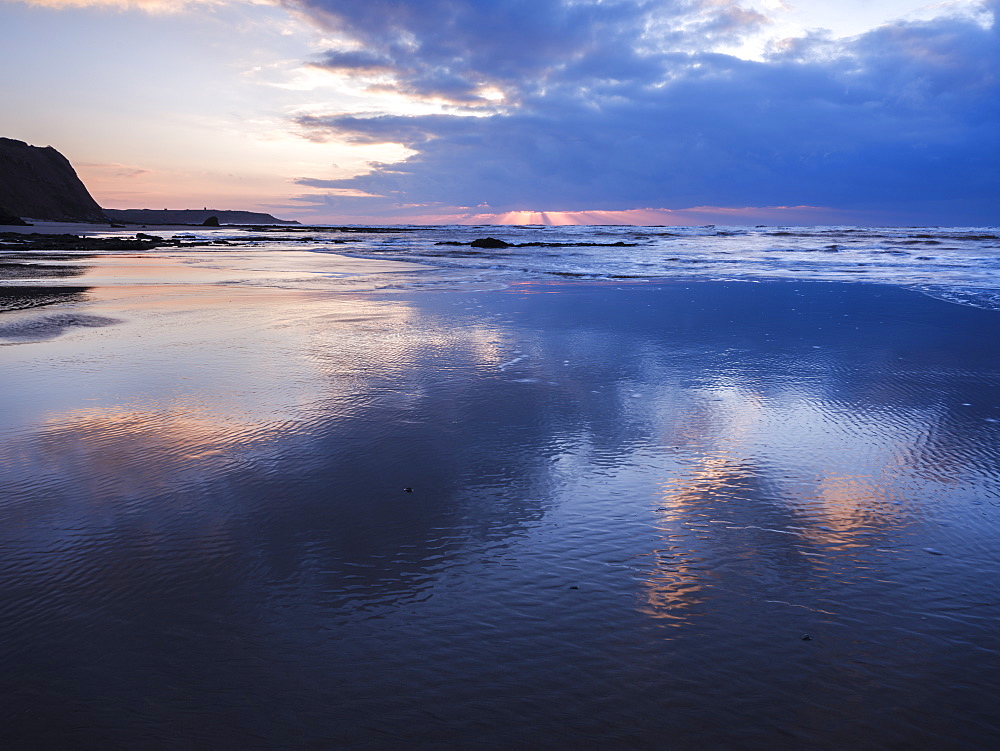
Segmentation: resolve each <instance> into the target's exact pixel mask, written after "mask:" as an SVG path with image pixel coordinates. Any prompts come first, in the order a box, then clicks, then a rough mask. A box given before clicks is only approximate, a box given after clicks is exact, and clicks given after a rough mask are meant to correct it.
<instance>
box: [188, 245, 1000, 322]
mask: <svg viewBox="0 0 1000 751" xmlns="http://www.w3.org/2000/svg"><path fill="white" fill-rule="evenodd" d="M366 229H368V230H376V231H366ZM271 230H272V231H270V232H267V233H266V234H261V233H254V232H249V233H248V232H246V231H240V232H233V231H231V230H227V229H226V228H222V229H219V230H199V231H196V232H193V233H192V232H187V233H176V234H180V235H189V236H191V237H196V238H204V239H227V240H229V241H231V242H233V243H240V244H249V245H250V246H251V247H253V246H254V245H255V244H265V243H266V244H267V245H268V246H270V247H274V246H275V239H276V237H280V236H287V237H288V238H289V239H291V240H294V243H293V244H291V245H289V246H287V247H288V248H297V249H301V248H303V247H308V248H309V249H311V250H314V251H317V252H333V253H339V254H343V255H349V256H354V257H359V258H373V259H387V260H396V261H410V262H417V263H424V264H430V265H433V266H435V267H438V268H440V269H445V270H448V271H450V272H452V274H451V275H439V276H438V277H436V278H426V279H423V280H422V281H420V282H418V283H417V284H418V285H427V284H434V283H437V284H453V283H454V281H455V278H456V277H455V274H454V272H461V278H462V279H464V280H465V281H466V282H469V283H482V282H495V283H501V284H502V283H504V282H507V281H512V280H524V279H536V280H537V279H558V278H563V279H598V280H607V279H636V280H642V279H691V280H693V279H701V280H710V281H754V280H761V281H763V280H774V279H784V280H789V279H792V280H814V281H857V282H870V283H876V284H892V285H897V286H903V287H906V288H910V289H916V290H919V291H921V292H924V293H926V294H928V295H931V296H934V297H939V298H941V299H945V300H948V301H950V302H955V303H960V304H967V305H974V306H977V307H984V308H989V309H1000V227H996V226H991V227H853V226H827V227H782V226H757V227H739V226H716V225H705V226H698V227H636V226H621V225H608V226H573V225H568V226H566V225H564V226H542V225H528V226H511V225H505V226H496V225H480V226H469V225H441V226H432V227H430V226H409V225H401V226H398V227H385V228H364V227H357V226H354V227H329V228H326V227H309V228H294V226H289V227H282V228H271ZM255 237H256V238H258V239H254V238H255ZM304 237H308V238H310V239H309V240H308V241H304V240H303V238H304ZM484 238H495V239H498V240H501V241H503V242H504V243H506V244H507V245H508V247H504V248H474V247H471V246H470V243H471V242H473V241H474V240H477V239H484Z"/></svg>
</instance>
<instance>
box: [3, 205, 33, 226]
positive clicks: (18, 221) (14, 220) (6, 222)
mask: <svg viewBox="0 0 1000 751" xmlns="http://www.w3.org/2000/svg"><path fill="white" fill-rule="evenodd" d="M0 225H3V226H4V227H30V226H31V225H30V224H28V223H27V222H26V221H24V220H23V219H22V218H21V217H19V216H17V215H16V214H15V213H14V212H13V211H11V210H10V209H8V208H7V207H6V206H0Z"/></svg>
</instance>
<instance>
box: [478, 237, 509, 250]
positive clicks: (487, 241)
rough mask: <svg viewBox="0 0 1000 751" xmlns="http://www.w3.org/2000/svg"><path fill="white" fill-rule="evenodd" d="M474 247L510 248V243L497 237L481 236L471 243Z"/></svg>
mask: <svg viewBox="0 0 1000 751" xmlns="http://www.w3.org/2000/svg"><path fill="white" fill-rule="evenodd" d="M469 244H470V245H471V246H472V247H473V248H509V247H510V243H505V242H504V241H503V240H497V239H496V238H495V237H480V238H479V239H478V240H473V241H472V242H471V243H469Z"/></svg>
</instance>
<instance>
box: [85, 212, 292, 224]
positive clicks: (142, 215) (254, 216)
mask: <svg viewBox="0 0 1000 751" xmlns="http://www.w3.org/2000/svg"><path fill="white" fill-rule="evenodd" d="M104 213H105V214H107V216H108V218H109V219H110V220H111V221H113V222H115V223H116V224H203V223H204V222H205V220H207V219H210V218H211V217H213V216H214V217H216V218H217V219H218V220H219V223H220V224H299V222H297V221H295V220H294V219H278V218H277V217H274V216H271V215H270V214H265V213H262V212H257V211H222V210H217V209H104Z"/></svg>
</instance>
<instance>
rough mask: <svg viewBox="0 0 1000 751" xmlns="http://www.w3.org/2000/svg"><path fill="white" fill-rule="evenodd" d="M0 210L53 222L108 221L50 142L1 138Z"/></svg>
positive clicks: (73, 171)
mask: <svg viewBox="0 0 1000 751" xmlns="http://www.w3.org/2000/svg"><path fill="white" fill-rule="evenodd" d="M0 214H9V215H12V216H15V217H30V218H32V219H42V220H47V221H55V222H107V221H108V218H107V216H105V214H104V210H103V209H102V208H101V207H100V206H99V205H98V204H97V201H95V200H94V199H93V197H92V196H91V195H90V193H89V192H88V191H87V188H86V186H84V184H83V182H81V180H80V178H79V177H78V176H77V174H76V171H75V170H74V169H73V166H72V165H71V164H70V163H69V160H68V159H67V158H66V157H64V156H63V155H62V154H60V153H59V152H58V151H56V150H55V149H54V148H52V147H51V146H45V147H41V146H31V145H29V144H26V143H25V142H24V141H15V140H14V139H12V138H0Z"/></svg>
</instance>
